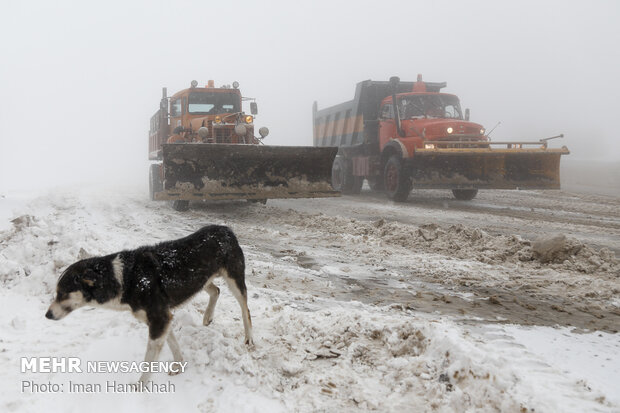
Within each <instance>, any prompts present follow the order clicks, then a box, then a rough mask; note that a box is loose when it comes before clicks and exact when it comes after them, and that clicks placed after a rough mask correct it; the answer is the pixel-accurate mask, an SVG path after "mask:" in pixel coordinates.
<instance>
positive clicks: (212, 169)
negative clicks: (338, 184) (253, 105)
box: [156, 143, 340, 200]
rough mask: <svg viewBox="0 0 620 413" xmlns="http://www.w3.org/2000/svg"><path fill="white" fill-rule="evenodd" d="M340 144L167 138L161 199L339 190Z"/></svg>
mask: <svg viewBox="0 0 620 413" xmlns="http://www.w3.org/2000/svg"><path fill="white" fill-rule="evenodd" d="M337 151H338V148H331V147H325V148H315V147H293V146H266V145H225V144H199V143H196V144H192V143H187V144H165V145H163V167H164V190H163V191H162V192H159V193H158V194H156V199H173V200H176V199H185V200H202V199H210V200H214V199H271V198H316V197H332V196H339V195H340V193H339V192H337V191H335V190H334V189H333V188H332V186H331V170H332V163H333V161H334V158H335V157H336V153H337Z"/></svg>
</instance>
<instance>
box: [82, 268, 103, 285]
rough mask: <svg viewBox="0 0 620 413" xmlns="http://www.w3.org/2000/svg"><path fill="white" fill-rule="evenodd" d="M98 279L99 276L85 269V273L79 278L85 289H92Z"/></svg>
mask: <svg viewBox="0 0 620 413" xmlns="http://www.w3.org/2000/svg"><path fill="white" fill-rule="evenodd" d="M98 278H99V275H98V274H97V273H96V272H95V271H93V270H91V269H87V270H86V272H85V273H84V274H83V275H82V277H81V278H80V281H81V282H82V284H83V285H85V286H87V287H94V286H95V284H96V283H97V279H98Z"/></svg>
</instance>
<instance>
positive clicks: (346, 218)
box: [0, 190, 620, 411]
mask: <svg viewBox="0 0 620 413" xmlns="http://www.w3.org/2000/svg"><path fill="white" fill-rule="evenodd" d="M448 195H449V194H448V193H447V192H443V191H423V192H422V191H421V192H420V193H413V194H412V196H411V197H410V199H409V201H408V202H407V203H404V204H393V203H389V202H386V201H385V200H384V199H383V197H379V196H375V195H371V194H369V193H364V194H363V195H362V196H361V197H359V198H354V197H343V198H341V199H320V200H319V199H317V200H279V201H269V203H268V205H266V206H265V205H257V204H247V203H245V202H222V203H204V204H202V203H196V204H193V205H192V209H191V210H190V211H188V212H186V213H178V212H175V211H173V210H172V209H171V208H169V207H168V206H167V205H166V204H163V203H151V202H149V201H147V200H146V199H145V196H144V195H143V194H142V193H141V192H139V191H129V192H127V193H124V194H118V193H117V194H115V195H104V194H102V193H96V192H88V191H87V192H84V191H83V190H82V191H71V190H64V191H60V192H57V193H55V194H53V195H42V196H38V197H35V198H34V199H33V200H29V201H19V202H13V201H14V199H13V198H11V196H7V197H6V198H4V199H3V201H4V200H6V201H7V205H8V204H9V203H12V205H13V207H12V209H13V212H12V213H11V214H8V216H10V218H11V222H10V223H9V221H6V222H7V223H8V224H7V225H4V227H5V229H4V230H2V231H1V232H0V248H1V250H0V281H1V282H2V285H3V287H4V288H3V290H2V292H1V297H2V301H3V303H4V307H5V311H4V312H3V313H2V315H1V316H0V326H2V332H3V335H2V338H1V341H0V347H1V348H0V361H2V362H3V363H4V364H5V365H9V366H11V369H9V370H10V371H9V373H8V374H4V375H2V376H0V380H1V382H0V406H2V407H3V408H2V410H3V411H20V410H28V411H35V410H38V409H41V408H44V407H47V406H49V403H58V404H62V405H63V406H64V407H66V409H65V410H67V411H72V410H74V411H81V410H83V409H84V405H83V403H89V404H90V406H92V409H93V410H94V411H103V410H106V409H107V410H109V409H110V408H112V407H113V408H114V409H116V410H118V411H135V410H134V408H135V407H136V406H141V407H142V408H143V407H144V406H150V408H151V409H152V410H155V411H157V410H158V409H160V410H161V411H165V410H167V409H168V408H170V407H173V406H174V407H175V408H178V406H182V407H183V408H184V409H185V410H188V411H190V410H195V409H196V408H198V409H199V410H201V411H216V410H219V411H231V410H235V411H277V410H283V411H284V410H289V411H290V410H300V411H314V410H326V411H335V410H345V411H347V410H358V409H360V410H374V409H378V410H391V411H395V410H411V408H412V407H415V410H420V411H431V410H437V411H454V410H468V409H469V410H482V411H534V410H536V411H616V409H618V408H619V406H620V399H619V398H618V395H617V392H616V391H615V389H617V387H618V385H619V384H620V363H619V362H618V360H617V357H616V356H615V355H616V354H617V353H618V351H619V350H620V344H619V343H618V333H617V330H618V326H620V285H619V284H620V278H619V277H620V267H619V263H618V261H617V258H616V257H617V255H618V251H619V247H620V208H619V206H620V200H619V199H618V198H612V197H597V196H592V195H588V196H583V195H576V194H570V193H564V192H531V191H530V192H508V191H506V192H504V191H488V192H481V193H480V195H479V197H478V198H476V199H475V200H474V201H471V202H459V201H454V200H452V199H451V198H450V197H449V196H448ZM5 211H6V208H5ZM6 215H7V214H6V213H5V216H6ZM208 223H219V224H225V225H229V226H230V227H232V229H233V230H234V231H235V232H236V234H237V235H238V237H239V239H240V242H241V244H242V247H243V248H244V251H245V254H246V259H247V268H248V271H247V272H248V274H247V280H248V288H249V293H250V300H249V305H250V309H251V311H252V315H253V321H254V327H255V335H256V337H255V341H256V348H255V349H254V350H253V351H248V350H247V349H246V348H245V347H244V346H243V339H242V334H243V328H242V326H241V320H240V314H239V309H238V306H237V304H236V302H235V301H234V299H232V297H231V296H230V295H229V294H228V292H227V290H226V289H225V288H223V289H222V293H223V294H222V298H221V299H220V301H219V302H218V307H217V308H216V315H215V321H214V322H213V323H212V324H211V325H210V326H208V327H203V326H202V323H201V319H202V311H203V310H204V308H205V307H206V302H207V296H206V294H199V295H198V296H197V297H195V298H194V300H193V301H192V302H191V303H189V304H187V305H186V306H185V307H183V308H182V309H180V310H177V311H176V312H175V321H174V328H175V331H176V335H177V337H179V341H180V344H181V348H182V350H184V353H185V358H186V360H188V361H189V363H190V369H189V371H187V372H186V373H184V374H183V375H180V376H175V377H172V378H168V377H167V376H165V375H161V376H157V377H156V380H159V381H161V382H165V381H167V380H169V381H171V382H173V383H176V385H177V392H176V394H174V395H157V396H153V395H144V394H133V395H118V394H112V395H111V394H94V395H83V394H82V395H80V394H78V395H75V394H67V393H66V392H65V393H62V394H54V395H45V394H44V395H41V394H27V392H26V394H24V393H21V392H20V391H19V390H20V388H19V385H20V383H22V382H23V381H24V380H33V381H36V380H39V381H41V380H42V379H45V381H48V380H50V381H52V382H58V383H63V382H67V381H74V382H78V383H89V382H91V381H93V380H95V381H101V380H112V379H114V380H118V381H122V382H130V381H132V380H135V379H136V378H133V377H129V376H128V375H121V374H116V375H113V376H112V377H106V378H102V377H99V376H97V377H91V376H87V375H86V376H85V375H75V374H73V375H66V374H56V375H45V377H41V375H36V374H32V373H30V374H25V375H24V374H20V373H19V358H20V357H33V356H37V355H43V354H44V355H57V356H65V357H67V356H75V355H77V356H79V357H81V358H85V359H88V360H109V359H110V358H112V359H118V360H139V359H141V358H142V356H143V350H144V346H145V342H146V329H145V328H144V327H143V326H141V325H140V324H139V323H138V322H137V321H135V320H133V319H132V318H131V317H130V316H128V315H122V314H121V315H119V314H118V313H114V312H106V311H103V310H92V311H90V310H86V309H84V310H80V311H77V312H76V313H75V314H72V315H71V316H69V317H67V318H66V319H65V320H63V321H61V322H58V323H51V322H49V321H48V320H46V319H45V318H44V317H43V314H44V312H45V309H46V308H47V305H48V304H49V301H50V299H51V295H52V293H53V291H54V288H55V282H56V278H57V276H58V274H59V273H60V271H61V270H62V269H63V268H65V267H66V266H67V265H69V264H70V263H72V262H74V261H75V260H76V259H78V258H80V257H86V256H89V255H100V254H107V253H111V252H114V251H118V250H121V249H124V248H134V247H137V246H140V245H143V244H147V243H154V242H157V241H160V240H168V239H172V238H176V237H181V236H184V235H187V234H188V233H190V232H192V231H194V230H196V229H197V228H199V227H201V226H203V225H206V224H208ZM553 234H563V235H565V236H566V238H561V240H562V242H561V243H560V244H559V245H560V247H559V248H556V250H555V251H554V253H553V255H550V256H541V255H539V254H538V253H537V250H536V248H534V245H533V244H534V243H533V241H534V240H535V238H538V237H541V236H549V235H553ZM7 308H8V309H11V308H12V309H15V310H14V311H7V310H6V309H7ZM17 309H19V310H17ZM163 357H164V358H166V357H170V355H169V353H166V352H165V353H164V354H163ZM87 396H88V397H87ZM129 396H131V398H128V397H129ZM132 406H133V407H132Z"/></svg>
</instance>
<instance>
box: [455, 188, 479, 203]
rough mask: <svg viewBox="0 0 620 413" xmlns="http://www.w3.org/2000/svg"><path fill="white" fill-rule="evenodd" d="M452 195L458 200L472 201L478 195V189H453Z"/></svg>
mask: <svg viewBox="0 0 620 413" xmlns="http://www.w3.org/2000/svg"><path fill="white" fill-rule="evenodd" d="M452 193H453V194H454V197H455V198H456V199H459V200H461V201H471V200H472V199H474V198H475V197H476V195H478V190H477V189H453V190H452Z"/></svg>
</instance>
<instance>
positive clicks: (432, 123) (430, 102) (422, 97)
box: [379, 78, 487, 158]
mask: <svg viewBox="0 0 620 413" xmlns="http://www.w3.org/2000/svg"><path fill="white" fill-rule="evenodd" d="M420 81H421V79H420V78H418V82H416V83H415V84H414V87H413V89H414V91H413V92H411V93H400V94H397V95H395V96H396V101H397V103H398V104H397V107H398V115H399V116H398V119H397V118H396V116H395V113H394V104H393V97H392V96H389V97H387V98H385V99H383V101H382V102H381V106H380V109H379V146H380V150H381V151H382V152H383V150H384V149H385V148H386V146H388V145H390V144H391V143H392V144H393V142H392V141H393V140H395V139H397V140H398V142H399V146H400V147H401V151H402V149H405V151H402V152H403V153H402V155H403V157H404V158H410V157H413V156H414V155H415V151H416V149H420V148H424V147H426V148H435V147H438V148H439V147H463V145H467V142H468V141H486V140H487V137H486V136H485V134H484V133H485V129H484V128H483V126H482V125H480V124H478V123H474V122H469V121H468V120H466V119H465V116H464V115H463V111H462V110H461V104H460V102H459V98H458V97H457V96H456V95H452V94H448V93H438V92H426V90H425V85H424V83H423V82H422V83H421V84H420ZM399 121H400V128H401V130H402V132H401V133H400V134H399V131H398V122H399ZM442 142H450V143H449V144H448V143H446V144H442ZM457 142H458V143H457Z"/></svg>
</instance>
